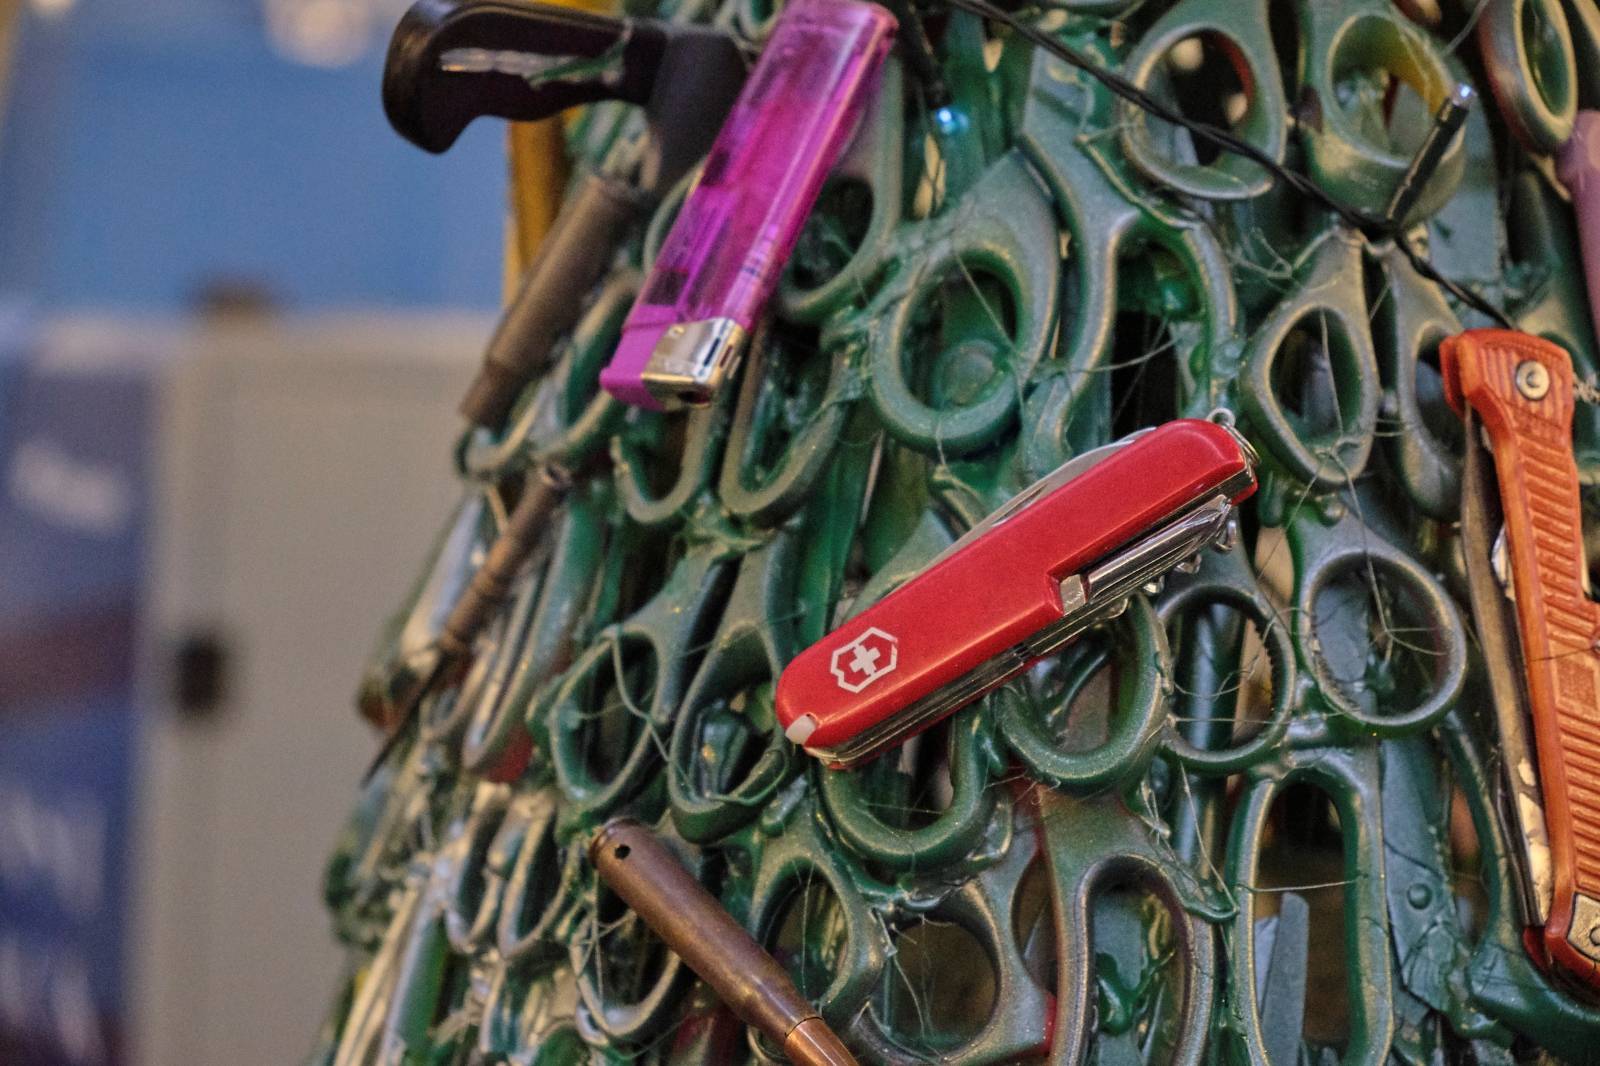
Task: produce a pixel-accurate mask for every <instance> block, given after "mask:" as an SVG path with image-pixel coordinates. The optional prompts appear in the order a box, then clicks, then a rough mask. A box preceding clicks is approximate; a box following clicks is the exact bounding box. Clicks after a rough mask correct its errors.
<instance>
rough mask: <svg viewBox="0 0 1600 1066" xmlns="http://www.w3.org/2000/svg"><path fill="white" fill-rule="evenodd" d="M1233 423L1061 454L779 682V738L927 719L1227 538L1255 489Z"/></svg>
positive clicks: (885, 737) (863, 741)
mask: <svg viewBox="0 0 1600 1066" xmlns="http://www.w3.org/2000/svg"><path fill="white" fill-rule="evenodd" d="M1254 461H1255V459H1254V453H1253V452H1252V451H1251V450H1250V446H1249V445H1248V444H1247V443H1245V441H1244V440H1243V438H1241V437H1239V436H1238V435H1237V434H1235V433H1234V432H1233V431H1232V429H1231V428H1229V427H1227V426H1225V425H1218V424H1216V423H1214V422H1205V421H1199V420H1192V419H1185V420H1181V421H1177V422H1169V423H1167V424H1165V425H1163V426H1160V427H1158V428H1156V429H1152V430H1146V431H1143V432H1140V433H1138V434H1135V435H1133V436H1131V437H1127V438H1124V439H1123V440H1122V441H1119V442H1117V443H1115V444H1113V445H1110V446H1108V447H1107V448H1105V449H1100V450H1097V451H1096V452H1092V453H1089V454H1087V455H1084V456H1080V457H1079V458H1077V459H1075V460H1073V461H1072V462H1069V463H1067V464H1066V465H1065V466H1063V467H1062V468H1061V469H1059V470H1057V471H1056V472H1055V473H1053V474H1050V475H1049V476H1047V477H1045V478H1043V479H1041V480H1040V481H1038V482H1036V483H1034V484H1033V485H1032V486H1030V487H1029V488H1028V489H1026V490H1025V491H1023V492H1022V493H1021V494H1019V495H1018V496H1017V497H1016V498H1014V499H1013V500H1012V501H1011V502H1009V503H1007V504H1006V505H1005V506H1004V507H1002V508H1001V509H1000V510H998V511H996V512H995V513H994V514H992V515H990V516H989V517H988V518H987V519H985V520H984V521H983V522H982V523H980V524H979V525H978V526H977V527H975V528H974V529H973V530H972V531H971V532H969V533H968V534H967V535H966V536H964V537H962V538H961V539H960V540H959V541H957V542H956V543H955V544H954V545H952V546H951V547H950V549H949V550H948V551H946V552H945V553H944V554H943V555H941V556H940V557H939V558H938V559H936V560H934V562H933V563H932V564H930V565H929V566H928V567H927V568H926V569H925V570H923V571H922V572H921V573H920V574H918V575H917V576H916V577H914V578H912V579H911V580H910V581H908V582H907V583H906V584H904V585H902V586H901V587H900V588H898V589H896V590H895V591H894V592H892V593H890V594H889V595H888V596H886V597H884V598H883V599H882V600H880V601H879V602H878V603H876V604H874V605H873V606H871V607H869V608H867V609H866V610H864V611H862V612H861V613H860V614H858V615H856V616H855V617H854V618H852V619H851V620H850V621H848V622H846V623H845V624H844V625H843V626H840V627H839V628H838V629H836V630H834V631H833V632H832V633H830V634H829V635H828V636H826V637H824V638H823V639H822V640H821V641H820V642H818V643H817V644H814V645H812V646H811V647H810V648H808V649H806V650H805V651H804V652H802V653H800V655H798V656H796V657H795V659H794V661H793V662H791V663H790V664H789V666H788V667H787V668H786V669H785V670H784V672H783V675H782V676H781V677H780V678H779V680H778V689H777V707H776V709H777V715H778V719H779V721H780V722H782V724H783V726H784V728H785V731H786V733H787V735H788V736H789V739H790V740H792V741H794V742H795V743H797V744H802V745H804V746H805V747H806V749H807V750H808V751H809V752H811V754H813V755H815V756H817V757H818V758H820V759H822V760H823V761H825V762H827V763H829V764H830V765H834V766H849V765H852V764H854V763H857V762H860V761H862V760H863V759H866V758H869V757H871V756H873V755H876V754H877V753H879V752H880V751H882V750H883V749H884V748H886V747H888V746H890V745H892V744H894V743H897V742H898V741H900V740H902V739H904V738H905V737H906V736H909V735H910V734H912V733H914V732H917V731H918V730H921V729H924V728H926V727H928V726H929V725H932V724H933V723H934V722H935V721H937V720H939V719H940V718H942V717H944V716H945V715H947V714H949V713H950V712H952V711H954V710H956V709H957V708H959V707H961V706H963V705H965V704H966V703H969V702H971V701H972V700H975V699H977V698H978V697H979V696H981V695H983V694H984V693H985V692H987V691H989V690H990V689H992V688H994V687H996V686H997V685H1000V684H1001V683H1003V682H1004V681H1006V680H1007V679H1008V678H1010V677H1012V676H1014V675H1015V674H1017V673H1018V672H1020V671H1021V670H1023V669H1024V668H1025V667H1027V666H1028V664H1030V663H1032V662H1034V661H1036V660H1038V659H1039V658H1041V657H1043V656H1045V655H1048V654H1050V653H1051V652H1053V651H1055V650H1057V649H1058V648H1060V647H1062V646H1063V645H1065V644H1066V643H1067V642H1068V641H1070V640H1071V639H1072V638H1073V637H1075V636H1076V635H1077V634H1078V633H1080V632H1082V630H1083V629H1085V628H1087V627H1088V626H1089V625H1090V624H1092V623H1093V622H1095V621H1097V620H1099V619H1101V618H1105V617H1109V616H1110V615H1112V614H1114V613H1115V612H1116V610H1117V609H1118V607H1119V605H1120V604H1121V603H1122V602H1125V600H1126V598H1127V596H1128V595H1129V594H1131V593H1132V592H1135V591H1137V590H1138V589H1139V588H1140V587H1141V586H1143V585H1144V584H1146V583H1147V582H1149V581H1152V580H1154V579H1156V578H1158V577H1160V576H1162V575H1163V574H1165V573H1166V572H1168V571H1169V570H1171V569H1173V568H1174V567H1176V566H1178V565H1179V564H1180V563H1183V562H1184V561H1185V560H1187V559H1190V558H1192V557H1193V556H1194V555H1195V553H1196V552H1198V551H1199V550H1200V549H1201V548H1203V547H1205V546H1207V545H1209V544H1214V543H1217V542H1218V541H1219V540H1221V539H1223V538H1224V537H1225V536H1226V534H1227V530H1228V528H1229V524H1230V519H1231V517H1232V510H1233V504H1234V503H1236V502H1238V501H1239V500H1241V499H1243V498H1244V497H1246V496H1249V495H1250V494H1251V493H1252V492H1254V491H1255V485H1256V482H1255V473H1254Z"/></svg>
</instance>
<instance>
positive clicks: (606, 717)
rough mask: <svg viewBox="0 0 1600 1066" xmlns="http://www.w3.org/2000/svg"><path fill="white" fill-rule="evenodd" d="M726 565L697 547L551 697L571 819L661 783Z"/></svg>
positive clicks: (555, 759) (552, 729) (601, 811)
mask: <svg viewBox="0 0 1600 1066" xmlns="http://www.w3.org/2000/svg"><path fill="white" fill-rule="evenodd" d="M724 568H725V567H724V563H723V552H722V550H721V549H719V548H716V547H715V546H701V547H698V548H696V549H695V550H692V551H690V552H689V554H687V555H685V556H684V557H683V559H681V560H680V561H679V563H678V565H677V566H676V567H675V568H674V569H673V572H672V574H671V576H670V577H668V578H667V583H666V584H665V585H664V586H663V587H662V589H661V591H660V592H658V593H657V594H656V595H655V597H654V598H653V599H651V600H650V602H649V603H647V604H645V605H644V606H643V607H641V608H639V610H638V611H636V612H635V613H634V614H633V615H631V616H630V617H629V618H627V619H626V620H624V621H622V622H620V623H617V624H615V625H611V626H607V627H606V628H605V629H604V630H602V631H601V633H600V635H599V637H598V638H597V639H596V640H595V642H594V643H593V644H591V645H590V646H589V648H588V649H586V650H585V651H584V652H583V653H581V654H580V655H579V656H578V658H577V660H576V661H574V662H573V664H572V667H571V668H570V669H569V670H568V671H567V672H566V674H565V675H564V676H563V677H562V679H561V682H560V684H558V685H557V686H556V687H555V689H554V691H553V692H552V693H551V694H550V696H549V703H548V706H547V707H546V708H545V710H544V714H545V716H546V721H547V726H546V729H547V730H548V736H549V744H550V758H551V762H552V764H553V766H554V768H555V777H556V782H557V784H558V785H559V786H560V788H561V793H562V796H563V797H564V798H565V800H566V805H565V811H564V817H569V816H570V818H571V819H572V820H573V821H574V822H579V823H581V822H589V821H594V822H598V821H599V820H601V819H603V818H605V817H606V816H608V815H610V814H612V813H614V812H615V811H616V810H617V809H618V808H619V807H620V806H621V805H622V804H624V803H626V802H627V801H628V800H630V799H632V798H633V797H634V796H636V795H638V794H639V793H640V792H642V791H644V790H645V788H646V787H647V786H648V785H650V784H651V782H652V780H653V779H655V776H656V775H657V773H658V771H659V768H660V766H661V762H662V759H663V756H664V754H665V751H666V745H667V740H668V736H667V731H668V728H669V726H670V722H671V718H672V712H673V711H674V710H675V709H676V708H677V707H678V705H679V702H680V701H681V700H682V698H683V693H684V691H685V689H686V687H687V686H688V682H689V678H690V675H691V671H692V670H693V668H694V662H695V660H696V659H697V658H698V652H699V648H698V645H697V641H698V640H700V639H703V637H704V634H705V632H706V627H707V624H708V623H709V622H710V621H711V620H712V618H713V617H714V615H713V612H714V611H715V610H716V608H717V601H718V599H719V596H718V591H719V588H720V587H721V581H720V580H719V579H720V577H721V573H722V571H723V570H724Z"/></svg>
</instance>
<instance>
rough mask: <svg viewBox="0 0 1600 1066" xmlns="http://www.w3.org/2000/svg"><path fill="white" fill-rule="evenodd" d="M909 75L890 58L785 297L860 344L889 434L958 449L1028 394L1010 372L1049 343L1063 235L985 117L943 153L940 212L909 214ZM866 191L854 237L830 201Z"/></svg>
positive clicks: (968, 448) (810, 319) (790, 311)
mask: <svg viewBox="0 0 1600 1066" xmlns="http://www.w3.org/2000/svg"><path fill="white" fill-rule="evenodd" d="M902 77H903V76H902V74H901V71H900V65H899V64H898V63H897V62H895V61H893V60H891V62H890V63H888V64H887V65H886V67H885V80H884V87H885V90H886V91H883V92H881V93H880V94H879V103H878V104H877V105H876V106H875V107H874V108H873V111H872V112H871V113H870V114H869V117H868V120H867V121H866V122H865V123H864V126H863V130H862V133H861V134H860V136H858V138H857V139H856V141H855V142H854V146H853V148H852V150H851V152H850V154H849V155H848V156H847V157H846V159H845V160H844V161H843V162H842V163H841V165H840V167H839V168H838V170H836V172H835V175H834V177H833V179H832V182H831V183H830V187H828V188H825V189H824V192H823V197H822V205H823V206H822V208H821V210H819V212H818V217H814V218H813V220H812V223H811V228H810V231H809V232H808V233H807V234H806V235H804V236H802V238H801V247H800V251H799V253H797V255H796V257H795V259H794V261H793V262H792V264H791V267H790V269H789V271H788V272H787V274H786V276H785V278H784V280H783V282H782V285H781V287H780V290H779V299H778V306H779V309H780V312H781V313H782V314H784V315H786V316H792V317H793V319H794V320H795V321H798V322H801V323H808V324H810V323H815V324H822V323H824V322H827V324H828V325H827V329H826V331H825V339H829V340H832V341H834V343H838V344H841V345H846V346H849V345H858V346H859V347H860V348H861V349H862V354H861V356H860V360H859V362H858V363H857V364H856V366H857V367H859V370H858V371H857V373H858V376H859V375H864V376H865V382H864V383H865V387H866V395H867V398H868V399H869V400H870V401H871V404H872V407H873V409H874V411H875V412H876V413H877V415H878V418H879V420H880V421H881V423H882V425H883V427H884V429H885V430H887V431H888V433H889V434H890V435H891V436H893V437H894V438H895V439H897V440H900V441H903V442H904V443H906V444H908V445H910V446H912V447H916V448H919V449H921V450H923V451H926V452H929V453H937V454H940V455H949V456H958V455H962V454H965V453H969V452H972V451H975V450H978V449H981V448H983V447H987V446H988V445H989V444H991V443H993V441H994V440H996V439H997V438H998V437H999V436H1000V435H1001V434H1003V433H1004V432H1005V430H1007V429H1008V428H1009V427H1010V426H1011V425H1012V424H1013V423H1014V421H1015V418H1016V413H1017V408H1018V396H1017V395H1016V390H1015V389H1013V388H1010V387H1008V384H1007V373H1006V372H1007V371H1008V370H1010V369H1013V368H1015V369H1017V370H1019V371H1021V372H1022V374H1023V375H1024V376H1026V375H1027V373H1028V372H1029V371H1030V368H1031V367H1033V366H1034V365H1035V364H1036V363H1037V362H1038V361H1039V360H1040V359H1041V358H1043V357H1044V355H1045V354H1046V353H1047V352H1048V350H1049V345H1050V343H1051V341H1052V339H1053V335H1054V331H1055V321H1056V305H1057V290H1058V288H1059V285H1058V281H1057V279H1058V276H1059V269H1060V264H1059V258H1060V257H1059V246H1058V241H1057V238H1056V235H1055V223H1054V220H1053V218H1052V216H1051V214H1050V209H1049V201H1048V197H1047V196H1046V194H1045V191H1044V190H1043V188H1042V187H1040V186H1039V184H1038V181H1037V179H1036V178H1035V177H1034V176H1033V174H1032V172H1031V170H1030V168H1029V167H1028V165H1027V164H1026V163H1025V162H1024V161H1023V160H1022V159H1021V158H1020V157H1019V156H1017V154H1016V153H1008V154H1005V155H1002V156H1000V157H999V158H998V159H996V160H994V161H993V162H992V163H985V162H984V151H983V149H982V148H981V141H982V131H981V130H975V131H970V132H968V133H966V134H963V135H962V136H961V137H958V138H956V140H955V147H954V148H953V149H952V150H951V151H950V152H949V153H947V154H945V155H943V156H940V157H938V159H937V160H936V163H935V164H931V165H937V166H938V167H940V168H941V169H940V170H938V171H937V172H936V179H937V180H934V181H933V182H932V184H934V185H937V186H938V187H939V188H938V192H937V203H936V204H935V203H933V202H932V200H933V199H934V193H926V192H925V193H924V194H923V195H924V196H925V197H928V198H929V200H930V209H931V208H933V207H936V208H937V210H936V211H935V213H933V214H931V215H929V216H927V217H920V218H907V217H906V215H905V198H906V196H907V194H908V191H909V192H911V193H916V192H917V190H907V189H906V187H905V181H904V174H903V169H902V167H903V163H902V159H903V155H904V136H903V129H904V119H903V116H902V114H901V111H902V110H903V109H902V107H901V105H900V96H899V94H898V93H897V92H895V91H893V90H895V89H897V88H898V87H899V86H900V85H901V83H902ZM952 114H955V112H954V111H952ZM975 146H977V147H975ZM958 164H959V165H958ZM928 185H929V181H928V180H923V181H920V182H919V183H918V188H919V189H922V188H925V187H926V186H928ZM862 193H865V195H867V196H868V197H870V202H871V208H870V216H869V220H868V222H867V225H866V228H865V231H864V233H863V234H862V235H861V236H860V238H859V239H857V240H856V241H855V242H854V247H853V248H850V247H848V245H849V244H850V243H851V242H849V241H848V240H847V239H841V237H840V234H839V231H838V230H837V229H834V230H830V229H829V228H828V227H829V225H830V222H829V219H830V218H831V217H832V214H831V212H830V209H829V205H830V204H831V203H839V204H840V205H841V206H842V207H843V208H846V209H848V208H849V207H850V206H851V205H852V201H851V200H850V198H849V197H850V196H851V195H857V196H859V195H861V194H862ZM913 334H916V336H913ZM926 338H932V339H931V341H930V340H927V339H926ZM928 353H931V354H928ZM908 367H909V369H908ZM1003 386H1006V387H1003Z"/></svg>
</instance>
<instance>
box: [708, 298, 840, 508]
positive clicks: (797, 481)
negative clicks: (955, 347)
mask: <svg viewBox="0 0 1600 1066" xmlns="http://www.w3.org/2000/svg"><path fill="white" fill-rule="evenodd" d="M823 335H824V341H823V343H822V344H821V345H819V348H820V350H818V351H803V350H797V349H798V345H797V344H795V343H794V341H793V340H792V339H780V338H779V337H778V336H777V334H776V332H775V331H773V330H760V331H758V332H757V334H756V338H755V340H754V342H753V343H752V344H751V347H750V351H749V352H748V353H747V354H746V356H745V365H744V369H743V371H742V373H743V375H744V377H743V380H742V381H741V382H740V385H739V396H738V399H737V401H736V402H735V404H734V409H733V424H732V426H731V427H730V428H729V430H728V441H727V444H726V445H725V447H724V448H723V453H722V472H721V476H720V478H719V480H718V485H717V495H718V497H719V498H720V500H721V502H722V506H723V507H724V508H725V509H726V510H727V512H728V514H730V515H732V516H733V517H734V518H738V519H742V520H743V521H745V522H748V523H750V524H751V525H754V526H759V527H762V528H765V529H772V528H774V527H776V526H778V525H780V524H781V523H782V522H784V521H785V520H786V519H788V518H789V517H790V516H791V515H793V514H794V513H795V512H796V511H798V510H799V509H800V508H801V507H802V506H804V505H805V503H806V502H807V501H808V500H809V499H810V498H811V496H812V494H813V493H814V492H815V491H816V489H817V483H818V480H819V479H820V478H821V477H822V476H823V472H824V471H825V470H826V469H827V468H828V465H829V463H831V462H832V460H833V456H834V452H835V450H836V449H837V448H838V446H839V444H840V443H841V441H842V440H843V437H844V433H845V427H846V426H847V425H848V424H849V422H850V416H851V413H852V411H853V410H854V407H855V399H856V397H857V396H858V395H859V392H860V388H859V383H858V381H857V378H856V373H857V372H856V370H855V366H854V363H855V358H854V347H853V346H852V345H849V344H840V345H830V344H829V343H828V341H829V340H830V339H831V338H829V337H828V335H827V332H826V331H824V334H823ZM830 351H831V353H832V354H831V357H830V355H828V354H825V353H829V352H830Z"/></svg>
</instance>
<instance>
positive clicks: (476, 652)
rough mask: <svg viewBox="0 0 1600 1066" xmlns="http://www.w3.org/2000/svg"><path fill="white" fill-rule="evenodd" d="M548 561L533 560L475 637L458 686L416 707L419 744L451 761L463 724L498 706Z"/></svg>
mask: <svg viewBox="0 0 1600 1066" xmlns="http://www.w3.org/2000/svg"><path fill="white" fill-rule="evenodd" d="M548 561H549V557H548V556H544V557H543V558H540V559H538V560H537V561H536V563H535V570H534V572H532V573H529V574H524V575H522V576H521V577H519V578H518V579H517V581H516V582H515V584H514V585H513V586H512V592H511V596H510V598H509V600H508V601H507V602H506V603H505V604H504V605H503V606H502V607H501V608H500V610H499V612H498V613H497V614H496V615H495V616H494V617H493V618H492V619H491V620H490V621H489V624H488V625H486V626H485V627H484V630H483V632H482V633H480V634H479V635H478V637H477V640H476V641H475V643H474V646H473V656H472V663H471V665H470V666H469V667H468V668H467V672H466V675H465V676H464V677H463V678H462V679H461V682H460V684H459V685H457V686H454V687H452V688H449V689H446V690H444V691H441V692H440V693H438V695H437V696H436V697H435V698H432V699H428V700H425V701H424V702H423V703H422V704H421V713H420V714H419V715H418V718H419V720H420V723H421V732H422V740H423V742H424V743H428V744H439V745H442V746H443V747H444V748H445V749H446V750H447V751H448V753H449V755H450V756H451V757H452V758H455V757H457V756H458V755H459V753H460V747H461V745H460V741H461V737H462V735H463V733H464V732H465V730H466V727H467V723H468V720H469V719H471V718H473V717H476V716H477V715H479V714H480V713H492V708H493V707H494V706H495V705H496V704H498V703H499V702H500V699H501V697H502V696H503V695H504V693H505V687H506V679H507V678H508V677H509V676H510V674H511V673H512V672H513V671H514V669H515V668H516V665H517V658H518V656H519V654H520V653H521V650H522V642H523V639H524V638H525V637H526V635H527V631H528V623H529V621H530V620H531V619H532V617H533V612H534V608H535V607H536V606H537V605H538V602H539V591H540V587H541V585H542V584H543V580H544V573H545V568H546V564H547V563H548ZM486 709H487V710H486Z"/></svg>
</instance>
